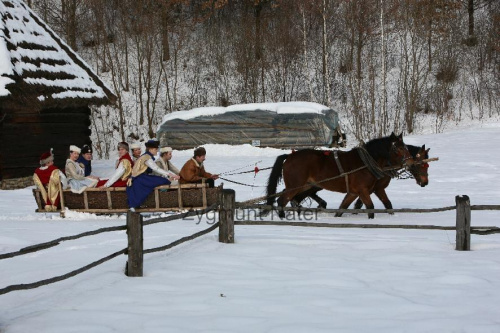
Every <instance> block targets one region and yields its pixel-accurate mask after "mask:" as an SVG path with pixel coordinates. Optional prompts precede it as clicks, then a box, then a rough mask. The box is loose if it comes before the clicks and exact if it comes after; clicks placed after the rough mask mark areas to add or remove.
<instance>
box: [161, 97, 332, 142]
mask: <svg viewBox="0 0 500 333" xmlns="http://www.w3.org/2000/svg"><path fill="white" fill-rule="evenodd" d="M157 137H158V138H159V140H160V144H162V145H168V146H171V147H172V148H174V149H189V148H193V147H196V146H199V145H203V144H207V143H216V144H230V145H241V144H251V145H254V146H262V147H275V148H305V147H318V146H322V147H324V146H332V145H336V144H338V140H339V138H341V136H340V127H339V119H338V114H337V112H335V111H334V110H332V109H330V108H329V107H327V106H324V105H321V104H317V103H311V102H282V103H252V104H238V105H231V106H228V107H205V108H197V109H193V110H188V111H178V112H173V113H170V114H167V115H166V116H165V117H164V118H163V123H162V124H161V125H160V127H159V128H158V133H157Z"/></svg>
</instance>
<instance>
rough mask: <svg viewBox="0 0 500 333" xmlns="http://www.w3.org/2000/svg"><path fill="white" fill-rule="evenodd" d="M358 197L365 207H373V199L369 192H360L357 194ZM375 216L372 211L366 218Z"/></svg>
mask: <svg viewBox="0 0 500 333" xmlns="http://www.w3.org/2000/svg"><path fill="white" fill-rule="evenodd" d="M359 198H360V199H361V201H363V203H364V204H365V207H366V209H373V208H374V206H373V201H372V199H371V198H370V193H369V192H362V193H360V194H359ZM374 217H375V214H374V213H368V218H369V219H373V218H374Z"/></svg>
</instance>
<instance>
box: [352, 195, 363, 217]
mask: <svg viewBox="0 0 500 333" xmlns="http://www.w3.org/2000/svg"><path fill="white" fill-rule="evenodd" d="M362 207H363V201H361V199H360V198H358V200H356V202H355V203H354V209H361V208H362ZM353 214H357V213H353Z"/></svg>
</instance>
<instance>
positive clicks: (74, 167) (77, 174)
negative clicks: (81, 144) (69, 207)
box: [66, 145, 99, 194]
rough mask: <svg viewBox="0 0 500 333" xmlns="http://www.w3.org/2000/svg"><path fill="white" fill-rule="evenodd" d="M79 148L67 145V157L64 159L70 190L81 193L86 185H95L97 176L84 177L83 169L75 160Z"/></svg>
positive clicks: (97, 179) (79, 150) (78, 153)
mask: <svg viewBox="0 0 500 333" xmlns="http://www.w3.org/2000/svg"><path fill="white" fill-rule="evenodd" d="M80 152H81V149H80V148H78V147H77V146H74V145H71V146H70V147H69V158H68V159H67V160H66V176H67V177H68V183H69V186H70V187H71V192H73V193H78V194H80V193H82V192H83V191H85V189H86V188H88V187H95V186H96V185H97V182H98V181H99V178H97V177H95V176H87V177H85V171H84V169H83V168H82V167H81V166H80V164H78V163H77V162H76V160H78V156H79V155H80Z"/></svg>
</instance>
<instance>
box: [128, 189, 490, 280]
mask: <svg viewBox="0 0 500 333" xmlns="http://www.w3.org/2000/svg"><path fill="white" fill-rule="evenodd" d="M455 202H456V205H455V206H449V207H443V208H431V209H389V210H388V209H358V210H353V209H322V210H320V211H321V212H325V213H337V212H342V213H346V212H356V213H395V212H398V213H432V212H443V211H449V210H456V225H455V227H453V226H435V225H391V224H354V223H311V222H289V221H279V222H275V221H255V220H253V221H250V220H246V221H235V219H234V217H235V216H236V214H235V212H236V209H237V208H243V209H245V208H258V209H266V208H267V209H272V207H271V206H265V205H248V204H241V203H236V202H235V192H234V191H233V190H227V189H226V190H223V191H222V192H221V197H220V202H219V222H218V227H219V242H222V243H234V226H235V225H279V226H300V227H320V228H393V229H394V228H399V229H427V230H456V247H455V250H457V251H469V250H470V235H471V234H482V235H486V234H492V233H500V228H499V227H495V226H492V227H471V210H500V205H481V206H471V205H470V200H469V197H468V196H466V195H465V196H456V197H455ZM284 210H285V211H297V210H299V208H284ZM159 220H161V219H159ZM142 224H143V222H142V217H141V215H140V214H137V213H129V215H127V230H128V234H129V246H128V265H127V267H128V276H142V274H143V264H142V258H143V254H144V253H146V252H145V251H144V250H143V236H142Z"/></svg>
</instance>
